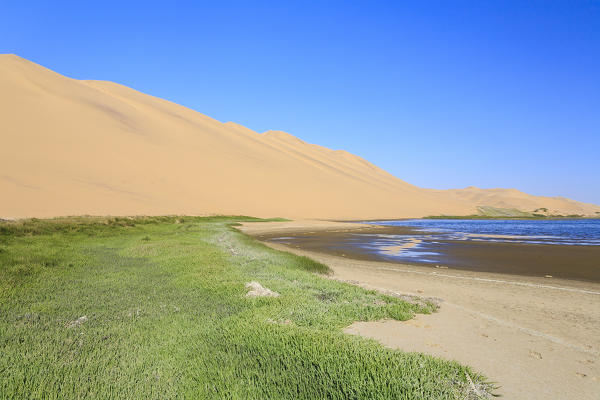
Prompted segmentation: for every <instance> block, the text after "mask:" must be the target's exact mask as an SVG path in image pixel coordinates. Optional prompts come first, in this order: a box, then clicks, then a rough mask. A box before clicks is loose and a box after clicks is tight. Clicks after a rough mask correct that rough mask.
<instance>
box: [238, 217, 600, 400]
mask: <svg viewBox="0 0 600 400" xmlns="http://www.w3.org/2000/svg"><path fill="white" fill-rule="evenodd" d="M276 225H277V223H274V224H273V229H278V228H277V227H276ZM316 225H319V224H316ZM301 226H302V229H310V221H303V222H302V223H301ZM321 226H323V225H321ZM259 229H260V232H261V234H266V227H265V226H264V225H263V226H259V225H255V224H246V225H244V226H243V227H242V230H243V231H244V232H246V233H249V234H254V235H255V234H257V233H256V232H258V231H259ZM335 229H336V230H340V229H343V225H342V226H339V225H336V228H335ZM353 229H364V227H353ZM287 232H290V231H289V230H288V231H287ZM268 245H269V246H271V247H274V248H277V249H281V250H285V251H291V252H293V253H296V254H301V255H306V256H309V257H311V258H313V259H315V260H317V261H320V262H323V263H326V264H327V265H329V266H330V267H331V268H332V269H333V271H334V278H335V279H340V280H344V281H349V282H352V283H354V284H359V285H361V286H365V287H368V288H373V289H378V290H387V291H392V292H396V293H402V294H413V295H420V296H431V297H438V298H441V299H442V300H443V302H442V304H441V308H440V310H439V312H437V313H435V314H432V315H418V316H417V317H416V318H415V319H413V320H411V321H407V322H398V321H381V322H370V323H355V324H353V325H352V326H350V327H348V329H347V331H348V332H349V333H352V334H360V335H363V336H367V337H371V338H374V339H376V340H379V341H380V342H381V343H383V344H384V345H386V346H389V347H393V348H399V349H403V350H406V351H418V352H423V353H427V354H431V355H434V356H438V357H443V358H447V359H453V360H457V361H459V362H461V363H463V364H468V365H470V366H472V367H474V368H475V369H476V370H478V371H480V372H482V373H484V374H486V375H487V376H489V377H490V378H491V379H492V380H494V381H496V382H497V383H498V385H499V386H500V389H499V390H498V393H500V394H502V395H504V396H505V398H507V399H597V398H598V393H600V335H598V332H600V284H598V283H593V282H582V281H570V280H560V279H554V278H553V279H545V278H537V277H524V276H518V275H510V274H496V273H485V272H476V271H466V270H455V269H436V268H431V267H420V266H414V265H401V264H396V263H386V262H378V261H370V260H357V259H352V258H350V257H348V255H346V257H343V256H336V255H331V254H324V253H319V252H314V251H307V250H301V249H298V248H291V247H288V246H284V245H279V244H272V243H269V244H268Z"/></svg>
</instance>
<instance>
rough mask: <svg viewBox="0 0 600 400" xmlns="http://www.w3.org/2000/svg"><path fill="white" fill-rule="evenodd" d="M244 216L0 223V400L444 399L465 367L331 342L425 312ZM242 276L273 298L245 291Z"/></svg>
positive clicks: (468, 388) (462, 388) (353, 340)
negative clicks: (281, 245) (287, 248)
mask: <svg viewBox="0 0 600 400" xmlns="http://www.w3.org/2000/svg"><path fill="white" fill-rule="evenodd" d="M242 220H243V221H253V220H255V219H252V218H247V217H231V218H225V217H210V218H200V217H139V218H92V217H89V218H68V219H55V220H24V221H16V222H1V223H0V376H1V379H0V398H2V399H38V398H44V399H58V398H61V399H64V398H83V397H87V398H144V399H152V398H200V399H201V398H244V399H265V398H269V399H277V398H289V399H291V398H294V399H317V398H319V399H321V398H328V399H374V398H381V399H383V398H394V399H454V398H477V394H476V393H475V392H474V391H473V389H472V387H473V385H472V384H471V382H469V381H468V379H467V377H470V378H471V379H472V380H473V382H474V385H475V386H476V387H477V390H476V391H479V392H482V393H485V390H484V391H482V388H484V389H485V388H489V385H488V384H486V383H485V381H484V379H483V377H482V376H480V375H478V374H476V373H475V372H473V371H472V370H470V369H469V368H468V367H464V366H461V365H459V364H457V363H455V362H450V361H445V360H440V359H436V358H433V357H429V356H426V355H422V354H416V353H403V352H400V351H394V350H390V349H386V348H384V347H382V346H381V345H379V344H378V343H376V342H374V341H371V340H367V339H364V338H360V337H353V336H349V335H346V334H344V333H342V328H344V327H346V326H348V325H350V324H351V323H352V322H354V321H369V320H380V319H385V318H393V319H397V320H406V319H409V318H411V317H412V316H413V315H414V313H415V312H422V313H428V312H431V311H433V310H434V307H435V306H434V305H433V304H430V303H425V304H410V303H408V302H406V301H403V300H401V299H399V298H396V297H393V296H388V295H384V294H380V293H377V292H375V291H369V290H365V289H362V288H359V287H356V286H353V285H350V284H346V283H342V282H338V281H335V280H330V279H324V278H323V277H322V276H320V275H319V274H326V273H328V268H327V267H326V266H325V265H323V264H320V263H317V262H315V261H312V260H310V259H308V258H306V257H299V256H295V255H292V254H289V253H284V252H278V251H276V250H273V249H270V248H267V247H265V246H263V245H262V244H260V243H258V242H256V241H255V240H253V239H251V238H249V237H247V236H244V235H242V234H241V233H239V232H237V231H235V230H234V229H232V228H231V225H232V224H234V223H235V222H236V221H242ZM249 282H258V283H260V284H261V285H263V286H264V287H265V288H269V289H270V290H272V291H274V292H276V293H277V294H279V296H277V297H275V296H266V297H262V296H257V297H246V294H247V292H248V289H247V288H245V285H246V284H247V283H249Z"/></svg>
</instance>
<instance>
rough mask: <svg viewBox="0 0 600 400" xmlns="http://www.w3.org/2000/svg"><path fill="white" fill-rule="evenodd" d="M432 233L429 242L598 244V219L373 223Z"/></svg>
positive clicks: (599, 228)
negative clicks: (436, 240) (475, 241)
mask: <svg viewBox="0 0 600 400" xmlns="http://www.w3.org/2000/svg"><path fill="white" fill-rule="evenodd" d="M369 223H371V224H376V225H386V226H407V227H411V228H415V229H417V230H419V231H426V232H432V233H435V235H433V236H431V237H430V238H429V240H435V239H436V238H437V239H438V240H477V241H492V242H507V243H529V244H555V245H584V246H599V245H600V219H560V220H457V219H413V220H403V221H375V222H369Z"/></svg>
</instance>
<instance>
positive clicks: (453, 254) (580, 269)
mask: <svg viewBox="0 0 600 400" xmlns="http://www.w3.org/2000/svg"><path fill="white" fill-rule="evenodd" d="M368 223H369V224H371V225H383V226H384V227H382V228H379V229H377V228H376V229H364V230H358V231H336V232H328V233H327V232H326V233H302V234H296V235H288V236H279V237H272V238H270V239H269V240H271V241H274V242H278V243H282V244H286V245H289V246H293V247H296V248H303V249H306V250H312V251H323V252H326V253H331V254H335V255H340V256H348V257H355V258H361V259H370V260H381V261H388V262H389V261H391V262H397V263H401V264H421V265H431V266H436V267H450V268H459V269H468V270H475V271H486V272H498V273H509V274H520V275H533V276H541V277H545V276H553V277H562V278H566V279H579V280H590V281H596V282H598V281H600V219H556V220H550V219H547V220H514V219H512V220H468V219H462V220H458V219H413V220H394V221H368Z"/></svg>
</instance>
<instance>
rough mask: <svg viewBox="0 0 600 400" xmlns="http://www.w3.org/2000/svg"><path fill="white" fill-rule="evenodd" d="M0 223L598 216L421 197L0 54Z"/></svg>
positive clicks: (339, 156)
mask: <svg viewBox="0 0 600 400" xmlns="http://www.w3.org/2000/svg"><path fill="white" fill-rule="evenodd" d="M0 121H1V122H0V123H1V124H2V129H1V130H0V138H1V139H2V144H3V145H2V148H1V150H0V151H1V157H0V193H1V194H2V196H1V201H0V218H2V217H3V218H19V217H52V216H63V215H81V214H91V215H141V214H146V215H152V214H192V215H205V214H245V215H253V216H258V217H272V216H281V217H289V218H326V219H376V218H401V217H422V216H426V215H439V214H449V215H466V214H473V213H476V212H477V207H478V206H482V205H483V206H493V207H503V208H517V209H520V210H525V211H532V210H535V209H538V208H542V207H545V208H548V209H550V210H552V211H556V213H561V214H583V215H595V214H596V213H597V212H600V207H599V206H596V205H592V204H585V203H580V202H576V201H573V200H568V199H564V198H548V197H538V196H530V195H527V194H525V193H522V192H518V191H517V192H512V191H510V190H506V189H489V190H484V189H477V188H468V189H461V190H449V191H440V190H428V189H421V188H418V187H416V186H414V185H411V184H409V183H407V182H404V181H402V180H400V179H398V178H396V177H394V176H392V175H391V174H389V173H387V172H385V171H384V170H382V169H380V168H378V167H376V166H375V165H373V164H371V163H369V162H368V161H366V160H364V159H362V158H360V157H358V156H355V155H352V154H350V153H347V152H345V151H340V150H330V149H327V148H325V147H322V146H318V145H314V144H309V143H306V142H304V141H302V140H301V139H298V138H296V137H294V136H292V135H290V134H289V133H285V132H280V131H268V132H265V133H257V132H254V131H252V130H250V129H248V128H246V127H243V126H241V125H239V124H236V123H233V122H226V123H222V122H219V121H217V120H215V119H213V118H210V117H208V116H205V115H203V114H201V113H198V112H196V111H193V110H191V109H188V108H186V107H183V106H180V105H177V104H175V103H172V102H169V101H166V100H163V99H160V98H157V97H153V96H150V95H146V94H143V93H141V92H138V91H136V90H133V89H131V88H128V87H125V86H122V85H119V84H116V83H112V82H103V81H88V80H83V81H82V80H75V79H71V78H67V77H65V76H62V75H60V74H58V73H55V72H53V71H51V70H49V69H46V68H44V67H42V66H39V65H37V64H35V63H32V62H30V61H27V60H25V59H23V58H20V57H18V56H15V55H0Z"/></svg>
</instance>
